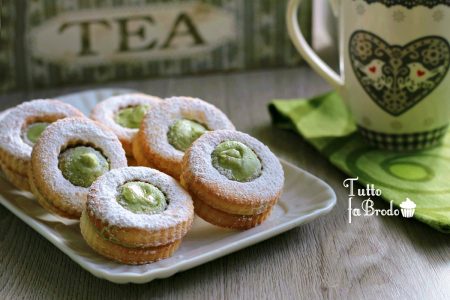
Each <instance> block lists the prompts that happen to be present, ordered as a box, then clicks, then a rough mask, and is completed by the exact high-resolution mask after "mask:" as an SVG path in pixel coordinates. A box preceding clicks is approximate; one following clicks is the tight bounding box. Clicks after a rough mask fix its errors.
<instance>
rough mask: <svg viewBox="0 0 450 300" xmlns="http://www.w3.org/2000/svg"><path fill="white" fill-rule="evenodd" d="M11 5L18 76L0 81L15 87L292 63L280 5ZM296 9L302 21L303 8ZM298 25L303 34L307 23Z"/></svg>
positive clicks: (133, 0) (220, 1) (153, 1)
mask: <svg viewBox="0 0 450 300" xmlns="http://www.w3.org/2000/svg"><path fill="white" fill-rule="evenodd" d="M7 2H8V1H7ZM11 2H12V1H11ZM19 2H20V1H18V2H17V3H15V7H14V8H12V7H10V8H9V10H12V11H15V12H17V16H16V17H15V19H16V21H15V22H19V23H20V22H23V26H21V25H20V24H19V25H17V26H15V28H16V30H17V31H16V32H15V33H14V34H15V36H16V37H20V39H17V41H16V43H17V45H16V48H17V49H23V50H22V51H19V52H16V53H17V55H21V57H18V58H17V57H16V58H15V60H16V61H17V62H19V64H17V68H20V70H21V72H19V73H20V74H21V76H19V75H20V74H19V75H15V76H7V77H13V78H16V79H17V82H20V84H21V85H22V86H20V87H21V88H30V89H32V88H39V87H48V86H60V85H65V84H82V83H92V82H105V81H110V80H124V79H135V78H144V77H151V76H165V75H179V74H196V73H204V72H211V71H227V70H242V69H249V68H258V67H277V66H292V65H296V64H298V63H299V61H300V57H299V55H298V54H297V53H296V51H295V50H294V49H293V47H292V46H291V43H290V41H289V38H288V36H287V32H286V29H285V9H286V2H287V1H285V0H282V1H272V0H254V1H248V0H193V1H182V0H102V1H99V0H59V1H27V2H26V4H19ZM20 5H24V7H21V8H20V9H19V6H20ZM308 6H309V5H308ZM303 11H304V13H305V15H308V16H309V14H310V13H309V11H310V8H309V7H305V9H304V10H303ZM301 20H304V24H302V26H303V28H306V29H307V30H306V31H307V32H309V31H310V30H309V28H310V24H309V20H310V18H309V17H303V18H301ZM14 34H10V35H8V36H7V40H8V41H12V40H13V39H14ZM10 48H11V47H10ZM3 80H4V79H2V82H1V85H2V86H3V85H4V82H3Z"/></svg>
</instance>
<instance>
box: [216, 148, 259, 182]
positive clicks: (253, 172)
mask: <svg viewBox="0 0 450 300" xmlns="http://www.w3.org/2000/svg"><path fill="white" fill-rule="evenodd" d="M211 159H212V165H213V166H214V168H216V169H217V171H219V173H220V174H222V175H224V176H225V177H227V178H228V179H230V180H234V181H239V182H248V181H252V180H253V179H255V178H257V177H259V176H260V175H261V171H262V166H261V161H260V160H259V158H258V156H256V154H255V152H253V150H252V149H250V148H249V147H247V146H246V145H244V144H243V143H241V142H237V141H225V142H223V143H221V144H219V145H218V146H217V147H216V149H214V151H213V152H212V154H211Z"/></svg>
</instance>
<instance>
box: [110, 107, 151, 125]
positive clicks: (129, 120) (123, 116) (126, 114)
mask: <svg viewBox="0 0 450 300" xmlns="http://www.w3.org/2000/svg"><path fill="white" fill-rule="evenodd" d="M149 108H150V106H149V105H146V104H141V105H136V106H132V107H127V108H123V109H121V110H119V112H118V113H117V114H116V117H115V121H116V123H117V124H119V125H120V126H122V127H126V128H139V126H140V125H141V122H142V119H143V118H144V116H145V113H146V112H147V110H148V109H149Z"/></svg>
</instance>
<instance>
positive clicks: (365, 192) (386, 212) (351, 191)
mask: <svg viewBox="0 0 450 300" xmlns="http://www.w3.org/2000/svg"><path fill="white" fill-rule="evenodd" d="M358 179H359V178H358V177H356V178H347V179H345V180H344V182H343V185H344V187H346V188H347V189H348V222H349V223H350V224H351V223H352V217H361V216H362V217H368V216H399V215H402V216H403V217H404V218H412V217H413V216H414V212H415V210H416V204H415V203H414V202H413V201H412V200H411V199H409V198H406V199H405V201H403V202H402V203H400V209H398V208H395V207H394V203H393V201H392V200H391V201H390V202H389V208H388V209H379V208H375V207H374V204H375V203H374V201H373V200H372V199H371V197H380V196H381V194H382V193H381V190H380V189H377V188H375V186H374V185H373V184H367V185H366V186H365V188H355V186H354V183H355V182H356V181H358ZM356 196H360V197H367V198H366V199H365V200H363V201H362V203H361V208H356V207H353V205H352V200H353V197H356Z"/></svg>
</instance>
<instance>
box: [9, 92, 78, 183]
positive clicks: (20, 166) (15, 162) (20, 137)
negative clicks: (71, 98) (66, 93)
mask: <svg viewBox="0 0 450 300" xmlns="http://www.w3.org/2000/svg"><path fill="white" fill-rule="evenodd" d="M82 116H83V114H82V113H81V112H80V111H78V110H77V109H76V108H74V107H73V106H71V105H69V104H66V103H63V102H61V101H59V100H51V99H43V100H33V101H30V102H25V103H23V104H20V105H18V106H16V107H14V108H12V109H9V110H8V111H7V112H5V114H4V115H3V117H2V118H1V120H0V166H1V168H2V170H3V172H4V174H5V176H6V178H7V179H8V180H9V181H10V182H11V183H12V184H13V185H15V186H16V187H17V188H19V189H23V190H29V189H30V187H29V183H28V175H27V172H28V169H29V164H30V157H31V150H32V148H33V145H34V144H35V142H36V141H37V139H38V138H39V136H40V135H41V133H42V131H44V129H45V128H46V127H47V126H48V124H50V123H52V122H55V121H56V120H59V119H63V118H67V117H82Z"/></svg>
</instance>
